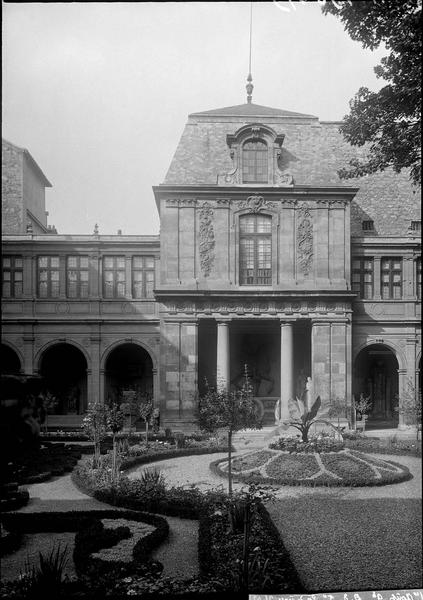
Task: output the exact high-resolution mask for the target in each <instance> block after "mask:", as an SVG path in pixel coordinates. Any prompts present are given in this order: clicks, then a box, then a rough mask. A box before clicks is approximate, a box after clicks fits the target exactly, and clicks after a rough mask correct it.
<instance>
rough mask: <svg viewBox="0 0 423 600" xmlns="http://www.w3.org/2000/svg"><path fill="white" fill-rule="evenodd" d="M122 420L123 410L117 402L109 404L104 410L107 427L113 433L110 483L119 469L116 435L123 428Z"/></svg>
mask: <svg viewBox="0 0 423 600" xmlns="http://www.w3.org/2000/svg"><path fill="white" fill-rule="evenodd" d="M124 422H125V414H124V412H123V411H122V410H121V408H120V407H119V405H118V404H112V406H110V407H109V408H108V409H107V412H106V423H107V427H108V428H109V429H110V430H111V431H112V434H113V455H112V483H116V481H117V479H118V469H119V465H118V457H117V454H118V453H117V443H116V435H117V434H118V433H119V431H121V430H122V429H123V424H124Z"/></svg>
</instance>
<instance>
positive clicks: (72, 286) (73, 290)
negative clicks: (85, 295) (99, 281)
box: [68, 281, 78, 298]
mask: <svg viewBox="0 0 423 600" xmlns="http://www.w3.org/2000/svg"><path fill="white" fill-rule="evenodd" d="M68 296H69V298H77V297H78V288H77V285H76V282H75V281H70V282H69V284H68Z"/></svg>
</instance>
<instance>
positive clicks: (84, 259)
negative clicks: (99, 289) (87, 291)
mask: <svg viewBox="0 0 423 600" xmlns="http://www.w3.org/2000/svg"><path fill="white" fill-rule="evenodd" d="M79 264H80V266H81V269H88V256H81V257H80V259H79Z"/></svg>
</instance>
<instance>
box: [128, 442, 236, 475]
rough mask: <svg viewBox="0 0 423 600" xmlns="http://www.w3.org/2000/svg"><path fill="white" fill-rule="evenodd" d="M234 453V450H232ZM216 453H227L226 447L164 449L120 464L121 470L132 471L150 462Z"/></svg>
mask: <svg viewBox="0 0 423 600" xmlns="http://www.w3.org/2000/svg"><path fill="white" fill-rule="evenodd" d="M232 450H233V451H234V449H233V448H232ZM217 452H228V447H227V446H225V447H222V448H219V447H218V446H216V447H211V448H174V449H171V450H169V449H164V450H163V451H159V452H157V451H155V452H152V453H151V454H148V453H146V454H141V455H139V456H131V457H128V458H125V459H124V460H123V462H122V468H123V469H125V470H128V469H132V468H134V467H139V466H141V465H146V464H148V463H151V462H158V461H160V460H168V459H171V458H179V457H181V456H198V455H200V454H216V453H217Z"/></svg>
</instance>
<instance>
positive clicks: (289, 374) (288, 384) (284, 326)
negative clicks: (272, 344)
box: [280, 321, 295, 421]
mask: <svg viewBox="0 0 423 600" xmlns="http://www.w3.org/2000/svg"><path fill="white" fill-rule="evenodd" d="M280 325H281V402H280V419H281V420H282V421H287V420H288V419H289V399H290V398H291V399H294V394H295V392H294V326H293V323H288V322H286V321H281V324H280Z"/></svg>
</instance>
